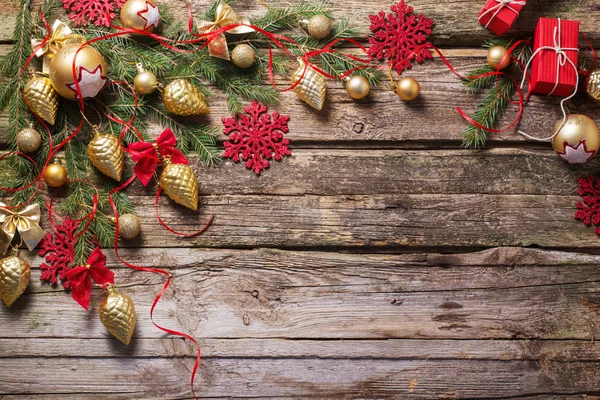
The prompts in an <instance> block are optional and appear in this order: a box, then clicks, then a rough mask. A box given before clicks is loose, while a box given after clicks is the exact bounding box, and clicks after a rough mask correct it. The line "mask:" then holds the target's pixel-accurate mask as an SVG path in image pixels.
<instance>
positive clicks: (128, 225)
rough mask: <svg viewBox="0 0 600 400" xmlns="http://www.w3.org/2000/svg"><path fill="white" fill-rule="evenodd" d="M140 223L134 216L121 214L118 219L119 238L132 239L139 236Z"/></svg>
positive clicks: (138, 218)
mask: <svg viewBox="0 0 600 400" xmlns="http://www.w3.org/2000/svg"><path fill="white" fill-rule="evenodd" d="M141 230H142V221H141V220H140V217H138V216H137V215H135V214H123V215H121V216H120V217H119V236H121V237H122V238H123V239H133V238H135V237H136V236H138V235H139V234H140V231H141Z"/></svg>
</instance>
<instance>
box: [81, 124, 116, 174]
mask: <svg viewBox="0 0 600 400" xmlns="http://www.w3.org/2000/svg"><path fill="white" fill-rule="evenodd" d="M92 134H93V137H92V140H90V143H89V144H88V148H87V153H88V157H89V159H90V161H91V162H92V164H94V167H96V168H97V169H98V171H100V172H102V173H103V174H104V175H106V176H108V177H109V178H112V179H114V180H116V181H120V180H121V176H122V174H123V158H124V157H123V148H122V147H121V144H120V143H119V139H118V138H117V137H116V136H115V135H110V134H108V133H103V132H102V131H100V128H99V127H98V126H96V125H93V126H92Z"/></svg>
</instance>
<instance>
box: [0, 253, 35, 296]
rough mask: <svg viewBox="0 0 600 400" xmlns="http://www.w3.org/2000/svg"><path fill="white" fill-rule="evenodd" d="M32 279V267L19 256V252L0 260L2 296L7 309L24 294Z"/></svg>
mask: <svg viewBox="0 0 600 400" xmlns="http://www.w3.org/2000/svg"><path fill="white" fill-rule="evenodd" d="M30 277H31V267H30V266H29V263H28V262H27V261H26V260H23V259H22V258H20V257H19V256H18V252H17V250H13V254H12V255H11V256H8V257H4V258H3V259H1V260H0V296H1V297H2V300H3V301H4V304H6V307H10V306H11V305H12V304H13V303H14V302H15V300H17V299H18V298H19V297H20V296H21V295H22V294H23V292H24V291H25V289H27V285H29V278H30Z"/></svg>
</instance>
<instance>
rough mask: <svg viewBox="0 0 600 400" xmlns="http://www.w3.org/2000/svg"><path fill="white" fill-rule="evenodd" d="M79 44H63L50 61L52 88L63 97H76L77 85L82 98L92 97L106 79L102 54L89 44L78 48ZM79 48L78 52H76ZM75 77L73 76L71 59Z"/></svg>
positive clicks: (100, 88) (73, 98) (72, 98)
mask: <svg viewBox="0 0 600 400" xmlns="http://www.w3.org/2000/svg"><path fill="white" fill-rule="evenodd" d="M80 47H81V44H79V43H71V44H68V45H66V46H64V47H63V48H62V49H60V51H59V52H58V53H56V54H55V55H54V57H52V61H50V80H51V81H52V86H53V87H54V89H55V90H56V91H57V92H58V94H60V95H61V96H62V97H64V98H65V99H69V100H75V99H76V98H77V86H76V84H75V79H77V81H78V82H79V90H80V91H81V96H82V97H83V98H89V97H94V96H96V95H97V94H98V92H99V91H100V90H102V88H103V87H104V84H105V83H106V79H107V75H106V73H107V69H106V62H105V61H104V57H102V54H100V52H99V51H98V50H96V49H95V48H93V47H92V46H90V45H85V46H84V47H82V48H81V50H79V48H80ZM78 50H79V52H77V51H78ZM75 54H77V60H76V61H75V77H74V76H73V69H72V68H73V60H74V59H75Z"/></svg>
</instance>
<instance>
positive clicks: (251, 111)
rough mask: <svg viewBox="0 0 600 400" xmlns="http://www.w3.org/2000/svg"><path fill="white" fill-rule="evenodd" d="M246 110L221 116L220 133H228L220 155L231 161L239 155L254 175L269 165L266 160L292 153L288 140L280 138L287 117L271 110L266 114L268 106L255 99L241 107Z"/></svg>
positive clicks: (284, 131) (285, 126) (286, 122)
mask: <svg viewBox="0 0 600 400" xmlns="http://www.w3.org/2000/svg"><path fill="white" fill-rule="evenodd" d="M244 111H245V112H246V114H242V115H241V116H239V117H237V118H223V119H222V121H223V124H224V125H225V129H223V133H225V134H226V135H230V136H229V141H228V142H225V143H224V146H225V152H223V157H225V158H231V159H232V160H233V161H234V162H239V161H240V154H241V159H242V160H244V161H246V164H245V165H246V168H248V169H251V170H253V171H254V172H255V173H256V174H257V175H259V174H260V171H262V170H263V169H264V168H268V167H269V161H267V160H270V159H271V158H274V159H275V160H277V161H280V160H281V159H282V157H284V156H289V155H291V154H292V153H291V152H290V150H289V149H288V144H289V140H287V139H284V138H283V134H284V133H288V131H289V130H288V122H289V120H290V117H288V116H287V115H280V114H279V113H278V112H274V113H273V115H272V116H271V115H270V114H267V106H264V105H262V104H260V103H258V102H257V101H253V102H252V104H251V105H248V106H246V107H244Z"/></svg>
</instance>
